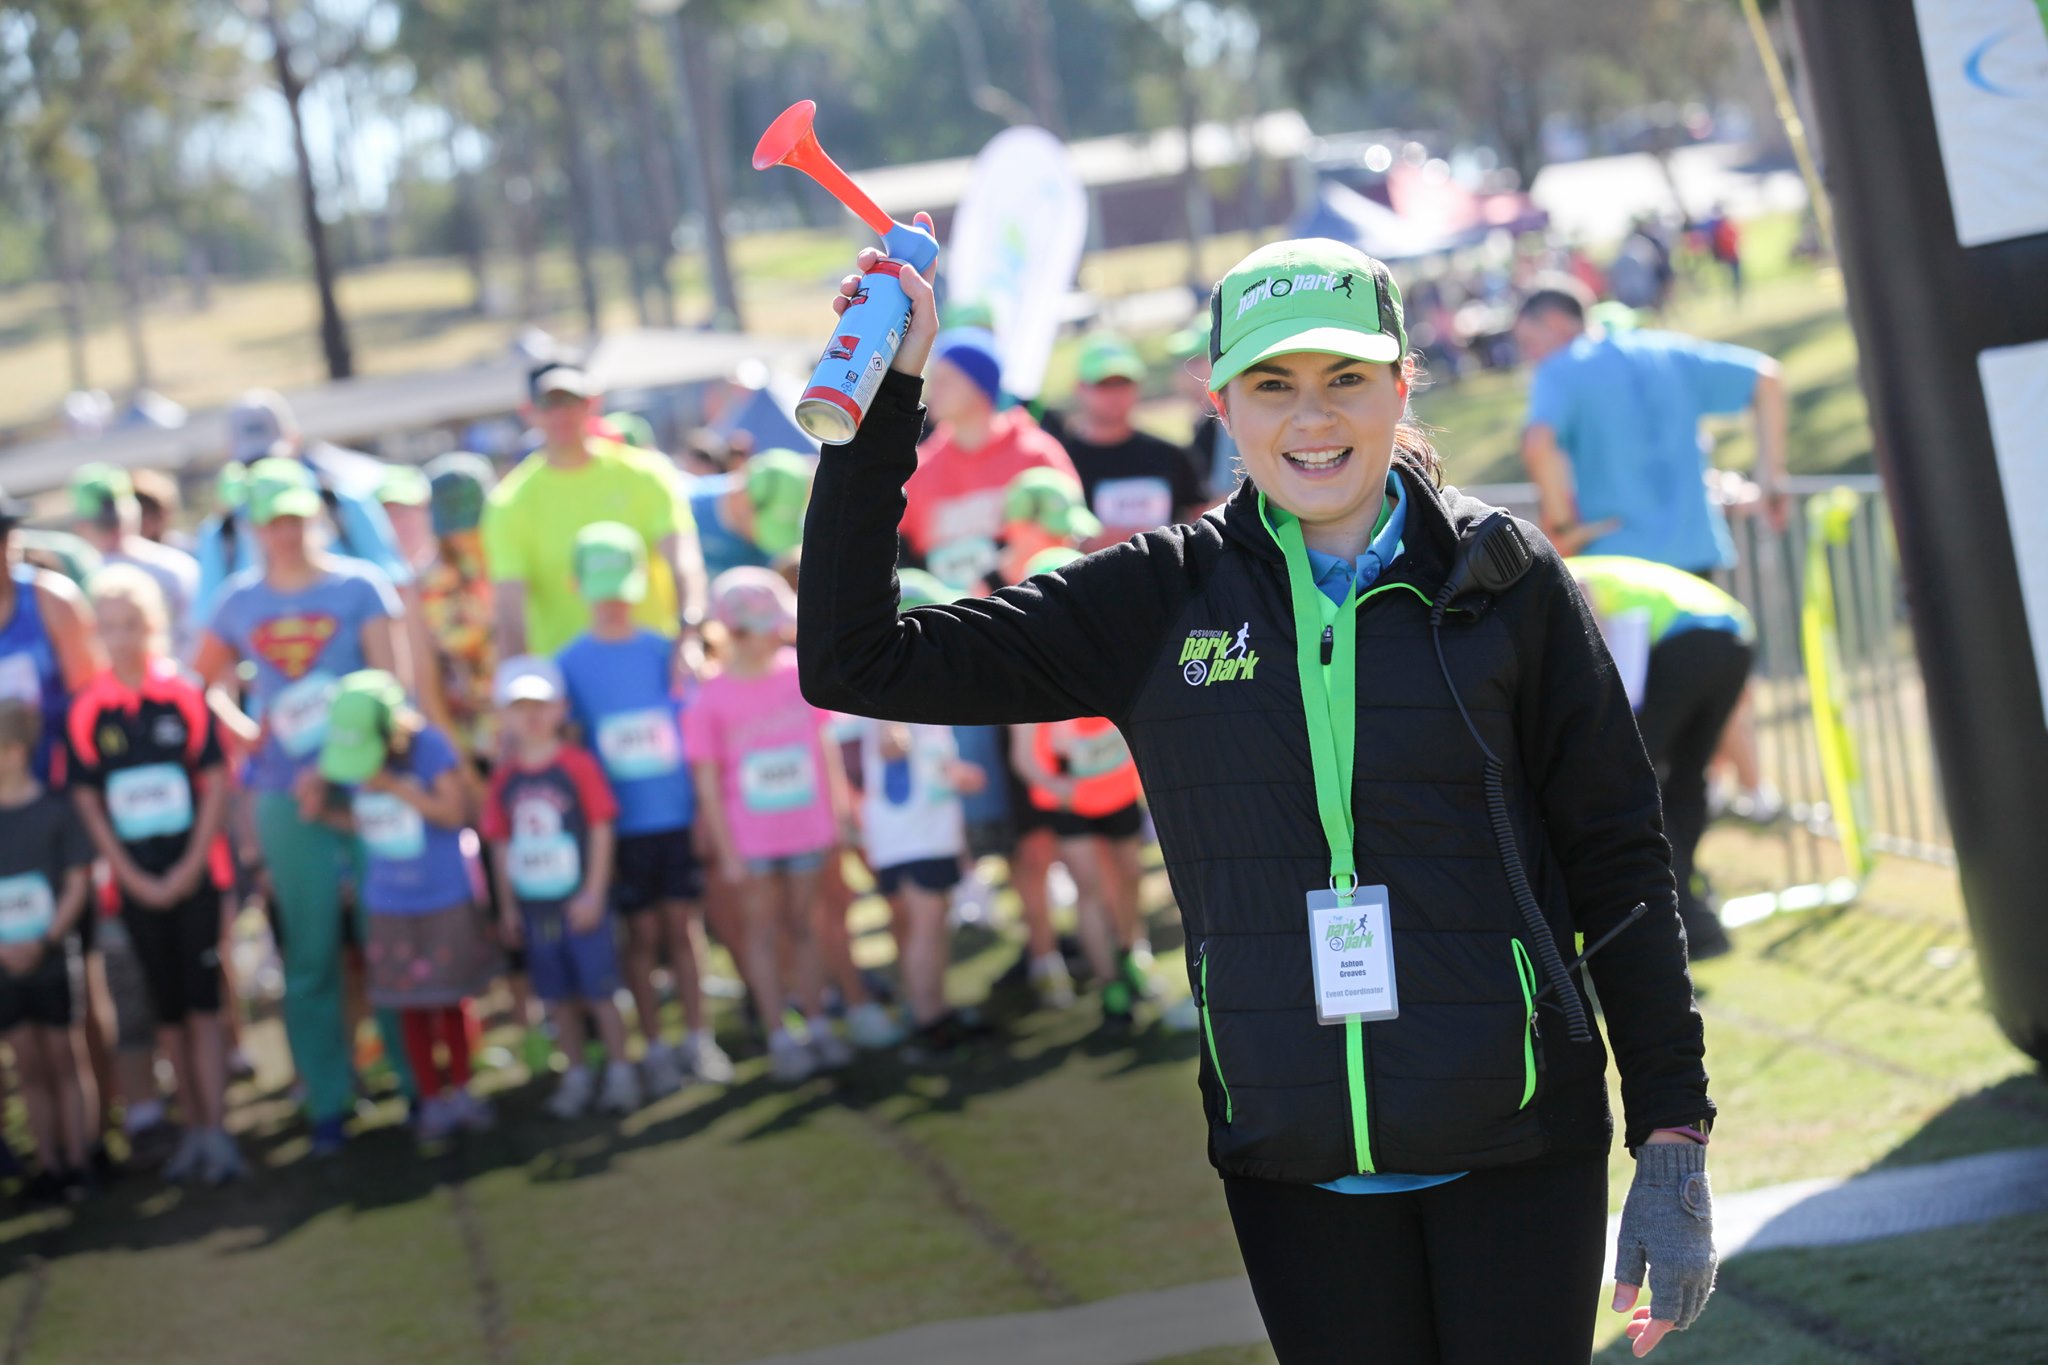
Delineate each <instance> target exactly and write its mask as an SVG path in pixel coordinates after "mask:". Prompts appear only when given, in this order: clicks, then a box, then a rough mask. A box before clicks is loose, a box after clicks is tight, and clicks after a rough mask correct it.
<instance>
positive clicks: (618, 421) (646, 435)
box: [604, 412, 657, 450]
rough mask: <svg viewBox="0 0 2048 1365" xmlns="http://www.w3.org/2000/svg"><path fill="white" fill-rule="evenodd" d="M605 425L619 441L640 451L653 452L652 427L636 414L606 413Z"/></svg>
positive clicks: (651, 424)
mask: <svg viewBox="0 0 2048 1365" xmlns="http://www.w3.org/2000/svg"><path fill="white" fill-rule="evenodd" d="M604 420H605V424H606V425H607V426H609V427H610V428H611V429H612V430H613V431H616V432H618V433H619V439H620V440H622V441H624V442H625V443H626V444H627V445H629V446H635V447H638V448H639V449H641V450H654V449H656V448H657V447H656V446H655V444H654V425H653V423H651V422H649V421H648V420H647V419H646V418H645V417H642V416H641V415H640V414H639V413H637V412H608V413H606V414H605V415H604Z"/></svg>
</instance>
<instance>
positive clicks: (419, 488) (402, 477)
mask: <svg viewBox="0 0 2048 1365" xmlns="http://www.w3.org/2000/svg"><path fill="white" fill-rule="evenodd" d="M431 496H432V491H431V490H430V489H429V488H428V486H427V476H426V475H425V474H422V473H421V472H420V471H419V470H418V469H415V468H414V467H413V466H411V465H409V464H395V465H389V466H387V467H386V468H385V470H384V476H383V477H382V478H380V479H379V480H377V501H378V502H381V503H383V504H384V505H386V506H387V507H389V506H398V507H425V506H426V505H427V499H428V498H429V497H431Z"/></svg>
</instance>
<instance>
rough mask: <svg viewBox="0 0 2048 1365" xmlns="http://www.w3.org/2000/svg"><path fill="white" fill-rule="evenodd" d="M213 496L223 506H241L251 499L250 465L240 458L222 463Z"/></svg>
mask: <svg viewBox="0 0 2048 1365" xmlns="http://www.w3.org/2000/svg"><path fill="white" fill-rule="evenodd" d="M213 496H214V499H215V500H216V501H217V502H219V503H220V505H221V506H222V507H226V508H229V509H230V510H233V509H238V508H240V507H241V506H242V504H243V503H245V502H247V501H248V500H249V466H247V465H245V464H243V463H242V462H241V461H240V460H229V461H228V462H227V463H226V464H224V465H222V466H221V467H220V473H219V475H218V476H216V477H215V479H214V482H213Z"/></svg>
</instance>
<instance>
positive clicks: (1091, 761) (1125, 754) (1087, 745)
mask: <svg viewBox="0 0 2048 1365" xmlns="http://www.w3.org/2000/svg"><path fill="white" fill-rule="evenodd" d="M1130 760H1131V751H1130V749H1129V747H1128V746H1126V745H1125V743H1124V737H1123V735H1122V734H1121V733H1120V732H1119V731H1116V730H1114V729H1111V730H1104V731H1102V732H1101V733H1100V734H1093V735H1084V736H1082V737H1081V738H1078V739H1076V740H1074V741H1073V742H1072V743H1071V744H1070V745H1069V746H1068V748H1067V772H1068V774H1069V775H1070V776H1073V777H1100V776H1102V775H1103V774H1104V773H1113V772H1115V771H1116V770H1117V769H1118V768H1121V767H1123V766H1124V764H1126V763H1128V762H1130Z"/></svg>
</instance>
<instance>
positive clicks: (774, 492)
mask: <svg viewBox="0 0 2048 1365" xmlns="http://www.w3.org/2000/svg"><path fill="white" fill-rule="evenodd" d="M746 476H747V500H748V501H749V502H751V503H753V504H754V544H756V545H758V546H760V547H761V551H762V553H764V554H766V555H768V556H769V557H770V558H771V559H772V558H774V557H775V556H777V555H786V554H788V553H789V552H790V551H791V550H794V549H795V548H796V547H797V545H798V544H799V543H801V542H802V540H803V538H804V509H805V508H806V507H808V506H809V505H810V501H811V462H810V461H809V460H806V459H805V458H804V457H803V456H801V455H799V454H797V453H796V452H795V451H794V450H764V451H762V452H761V453H760V454H759V455H756V456H755V457H754V458H753V459H751V460H748V461H747V465H746Z"/></svg>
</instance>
